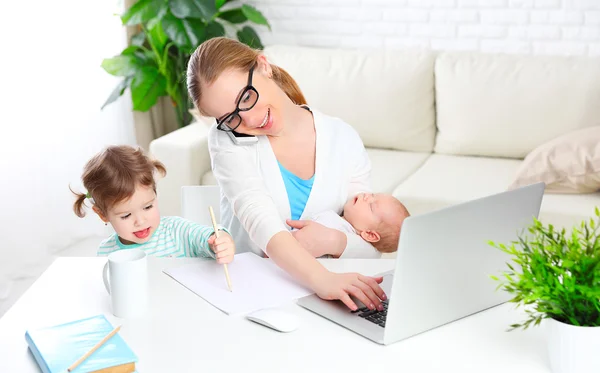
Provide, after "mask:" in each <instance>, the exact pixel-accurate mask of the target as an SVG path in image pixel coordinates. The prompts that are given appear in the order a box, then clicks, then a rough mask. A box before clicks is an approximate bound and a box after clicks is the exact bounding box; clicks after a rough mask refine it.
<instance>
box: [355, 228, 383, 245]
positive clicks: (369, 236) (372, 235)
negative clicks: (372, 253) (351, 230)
mask: <svg viewBox="0 0 600 373" xmlns="http://www.w3.org/2000/svg"><path fill="white" fill-rule="evenodd" d="M360 236H361V237H362V239H363V240H365V241H367V242H371V243H373V242H379V240H381V236H380V235H379V233H377V232H375V231H362V232H360Z"/></svg>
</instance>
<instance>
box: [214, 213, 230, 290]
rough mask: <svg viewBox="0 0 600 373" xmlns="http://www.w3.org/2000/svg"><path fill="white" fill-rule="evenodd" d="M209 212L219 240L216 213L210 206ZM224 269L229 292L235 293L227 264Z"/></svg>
mask: <svg viewBox="0 0 600 373" xmlns="http://www.w3.org/2000/svg"><path fill="white" fill-rule="evenodd" d="M208 212H210V220H212V224H213V228H214V230H215V238H219V229H218V227H217V220H216V219H215V213H214V212H213V208H212V206H208ZM223 268H224V269H225V278H226V279H227V287H229V291H233V288H232V287H231V279H230V278H229V271H228V270H227V264H223Z"/></svg>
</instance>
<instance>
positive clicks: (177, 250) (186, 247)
mask: <svg viewBox="0 0 600 373" xmlns="http://www.w3.org/2000/svg"><path fill="white" fill-rule="evenodd" d="M221 229H223V228H221V227H219V230H221ZM223 230H225V229H223ZM213 233H214V229H213V228H212V227H208V226H204V225H200V224H197V223H194V222H192V221H189V220H186V219H183V218H181V217H178V216H163V217H161V218H160V224H159V225H158V228H156V231H154V233H153V234H152V237H151V238H150V239H149V240H148V241H147V242H144V243H142V244H131V245H125V244H123V243H122V242H121V240H120V239H119V236H118V235H117V234H116V233H114V234H113V235H112V236H110V237H109V238H107V239H105V240H103V241H102V242H101V243H100V247H99V248H98V256H105V255H108V254H110V253H112V252H113V251H117V250H124V249H141V250H144V252H146V254H147V255H151V256H157V257H204V258H213V259H214V258H215V254H214V253H213V251H212V250H211V249H210V247H209V246H208V239H209V237H210V236H211V235H212V234H213Z"/></svg>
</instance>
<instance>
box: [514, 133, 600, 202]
mask: <svg viewBox="0 0 600 373" xmlns="http://www.w3.org/2000/svg"><path fill="white" fill-rule="evenodd" d="M540 181H541V182H544V183H546V191H547V192H549V193H592V192H596V191H599V190H600V126H594V127H587V128H583V129H580V130H576V131H572V132H568V133H566V134H564V135H562V136H560V137H557V138H555V139H553V140H551V141H549V142H547V143H545V144H543V145H540V146H539V147H537V148H536V149H534V150H533V151H532V152H531V153H529V154H528V155H527V157H525V160H524V161H523V164H521V166H520V168H519V170H518V171H517V175H516V178H515V180H514V181H513V183H512V184H511V186H510V187H509V189H513V188H518V187H521V186H524V185H529V184H533V183H537V182H540Z"/></svg>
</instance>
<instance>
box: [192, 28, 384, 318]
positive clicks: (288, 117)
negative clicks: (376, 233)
mask: <svg viewBox="0 0 600 373" xmlns="http://www.w3.org/2000/svg"><path fill="white" fill-rule="evenodd" d="M187 74H188V75H187V84H188V90H189V94H190V97H191V99H192V100H193V102H194V104H195V106H196V107H197V108H198V110H199V111H200V112H201V113H202V114H203V115H206V116H210V117H215V118H216V119H217V126H216V127H213V128H211V130H210V132H209V152H210V155H211V161H212V168H213V173H214V175H215V178H216V179H217V182H218V184H219V186H220V187H221V190H222V193H223V200H222V204H221V222H222V224H223V225H225V226H227V227H229V228H230V231H231V233H232V235H233V237H234V239H235V242H236V244H237V245H238V246H239V247H247V246H250V247H251V248H252V249H253V251H255V252H257V251H259V252H260V253H261V254H262V252H263V251H264V253H266V254H267V255H268V256H269V257H270V258H271V259H272V260H273V261H275V263H276V264H277V265H279V266H280V267H281V268H283V269H284V270H285V271H287V272H288V273H289V274H290V275H292V276H293V277H294V278H296V279H297V280H299V281H300V282H302V283H304V284H305V285H306V286H308V287H310V288H311V289H313V290H314V291H315V293H316V294H317V295H318V296H320V297H321V298H324V299H340V300H341V301H343V302H344V303H345V304H346V305H347V306H348V307H349V308H350V309H352V310H355V309H356V308H357V306H356V304H355V303H354V302H353V301H352V299H351V298H350V295H352V296H355V297H356V298H357V299H359V300H360V301H361V302H362V303H364V304H365V305H366V306H367V307H369V308H370V309H375V308H378V309H380V310H382V309H383V306H382V305H381V301H382V300H385V299H386V296H385V294H384V292H383V290H382V289H381V287H380V286H379V285H378V284H379V283H381V281H382V278H381V277H378V278H371V277H366V276H362V275H360V274H356V273H345V274H334V273H331V272H329V271H328V270H326V269H325V268H324V267H323V266H322V265H321V264H320V263H319V262H318V261H317V260H316V259H315V257H318V256H321V255H324V254H330V255H333V256H336V257H357V256H369V257H372V256H374V255H376V251H375V249H374V248H373V247H372V246H371V245H369V244H368V243H365V242H364V241H362V240H361V239H360V238H359V237H358V236H357V235H348V236H347V235H345V234H344V233H341V232H339V231H336V230H333V229H328V228H325V227H324V226H322V225H320V224H317V223H313V222H306V221H292V220H290V218H293V219H294V220H298V218H302V217H304V216H306V217H310V216H311V214H314V213H317V212H321V211H323V210H328V209H331V210H334V211H336V212H337V213H338V214H339V213H341V211H342V208H343V205H344V203H345V202H346V201H347V199H348V198H349V197H352V196H354V195H356V194H357V193H358V192H361V191H369V189H370V186H369V176H370V170H371V165H370V162H369V158H368V156H367V154H366V151H365V149H364V146H363V144H362V141H361V139H360V137H359V136H358V134H357V133H356V131H354V129H352V127H350V126H349V125H348V124H346V123H344V122H343V121H341V120H339V119H337V118H331V117H328V116H326V115H324V114H321V113H318V112H316V111H314V110H312V109H310V108H308V107H307V106H305V104H306V100H305V99H304V96H303V95H302V92H301V91H300V89H299V87H298V86H297V84H296V82H295V81H294V80H293V79H292V78H291V77H290V76H289V74H287V73H286V72H285V71H283V70H282V69H281V68H279V67H277V66H275V65H271V64H269V62H268V61H267V59H266V57H265V56H264V55H262V54H260V53H259V52H258V51H256V50H253V49H251V48H249V47H248V46H246V45H244V44H242V43H240V42H238V41H236V40H233V39H228V38H214V39H210V40H208V41H206V42H204V43H203V44H202V45H200V46H199V47H198V49H197V50H196V51H195V52H194V54H193V55H192V57H191V58H190V62H189V64H188V73H187ZM236 134H237V135H236ZM236 136H237V137H236ZM239 136H256V137H255V138H254V137H250V140H254V139H256V140H254V143H252V144H250V145H242V143H240V141H239V140H237V139H239ZM243 140H246V141H245V142H246V143H247V142H248V141H247V140H248V137H245V138H244V139H243ZM286 220H287V223H288V225H290V226H292V227H294V228H301V229H300V230H298V231H295V232H294V233H293V235H292V234H290V232H289V231H288V229H287V227H286V224H285V223H286ZM248 236H249V238H248Z"/></svg>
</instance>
